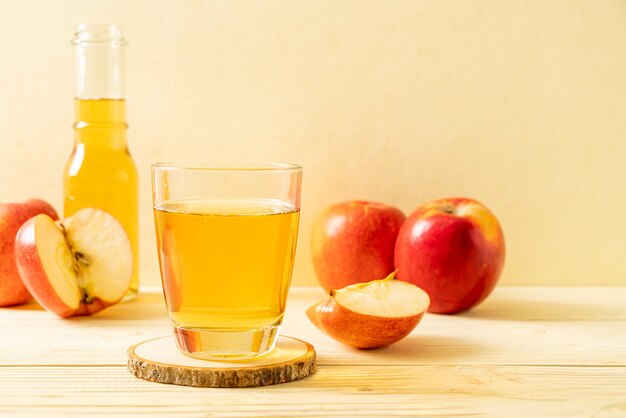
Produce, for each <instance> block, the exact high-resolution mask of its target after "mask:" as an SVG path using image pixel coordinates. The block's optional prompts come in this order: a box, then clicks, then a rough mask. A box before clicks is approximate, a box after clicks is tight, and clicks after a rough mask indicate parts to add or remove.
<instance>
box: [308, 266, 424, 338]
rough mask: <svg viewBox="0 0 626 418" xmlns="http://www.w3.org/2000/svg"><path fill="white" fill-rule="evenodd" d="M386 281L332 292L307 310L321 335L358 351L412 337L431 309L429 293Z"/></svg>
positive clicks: (417, 288) (407, 284)
mask: <svg viewBox="0 0 626 418" xmlns="http://www.w3.org/2000/svg"><path fill="white" fill-rule="evenodd" d="M394 275H395V272H394V273H391V274H390V275H389V276H388V277H387V278H386V279H383V280H373V281H371V282H368V283H358V284H353V285H350V286H347V287H344V288H343V289H339V290H331V292H330V297H329V298H328V299H325V300H322V301H319V302H318V303H316V304H315V305H313V306H311V307H310V308H309V309H307V311H306V314H307V316H308V317H309V319H310V320H311V322H313V324H315V326H317V327H318V328H319V329H320V330H321V331H323V332H324V333H326V334H327V335H329V336H330V337H332V338H334V339H335V340H337V341H339V342H342V343H344V344H347V345H349V346H351V347H355V348H377V347H382V346H385V345H389V344H393V343H395V342H396V341H399V340H401V339H402V338H404V337H406V336H407V335H409V333H410V332H411V331H412V330H413V329H414V328H415V327H416V326H417V324H418V323H419V322H420V320H421V319H422V317H423V316H424V313H425V312H426V310H427V309H428V304H429V298H428V295H427V294H426V292H424V291H423V290H421V289H420V288H419V287H417V286H414V285H412V284H410V283H407V282H402V281H399V280H394V278H393V277H394Z"/></svg>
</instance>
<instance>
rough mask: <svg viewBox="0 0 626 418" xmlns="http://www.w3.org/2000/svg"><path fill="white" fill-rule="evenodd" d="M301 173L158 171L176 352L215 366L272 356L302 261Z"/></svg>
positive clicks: (195, 166)
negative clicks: (217, 362)
mask: <svg viewBox="0 0 626 418" xmlns="http://www.w3.org/2000/svg"><path fill="white" fill-rule="evenodd" d="M301 178H302V167H300V166H297V165H290V164H275V163H230V164H225V163H177V164H174V163H172V164H170V163H159V164H154V165H153V166H152V192H153V193H152V194H153V206H154V220H155V225H156V236H157V246H158V252H159V262H160V267H161V278H162V282H163V293H164V294H165V302H166V305H167V311H168V315H169V319H170V322H171V324H172V326H173V328H174V336H175V340H176V344H177V346H178V349H179V350H180V351H181V352H182V353H183V354H186V355H188V356H191V357H195V358H201V359H210V360H236V359H248V358H254V357H257V356H261V355H263V354H266V353H269V352H270V351H271V350H272V349H273V348H274V346H275V344H276V340H277V339H278V335H279V330H280V325H281V322H282V320H283V315H284V312H285V305H286V300H287V292H288V290H289V284H290V282H291V272H292V268H293V261H294V256H295V252H296V241H297V237H298V223H299V219H300V185H301Z"/></svg>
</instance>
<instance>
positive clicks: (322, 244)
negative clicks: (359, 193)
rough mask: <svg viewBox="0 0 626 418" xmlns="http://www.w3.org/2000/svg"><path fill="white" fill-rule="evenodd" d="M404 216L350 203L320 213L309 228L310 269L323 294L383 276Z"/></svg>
mask: <svg viewBox="0 0 626 418" xmlns="http://www.w3.org/2000/svg"><path fill="white" fill-rule="evenodd" d="M404 219H405V216H404V214H403V213H402V212H401V211H400V210H399V209H397V208H394V207H392V206H388V205H385V204H382V203H375V202H365V201H350V202H345V203H340V204H337V205H333V206H330V207H328V208H327V209H326V210H324V211H323V212H322V213H321V215H320V216H319V217H318V219H317V220H316V222H315V225H314V226H313V231H312V236H311V252H312V255H313V267H314V268H315V273H316V275H317V278H318V279H319V282H320V284H321V285H322V287H323V288H324V289H326V290H327V291H330V290H333V289H341V288H344V287H346V286H348V285H351V284H355V283H364V282H368V281H370V280H372V279H373V278H375V279H379V278H383V277H385V276H387V275H388V274H389V273H390V272H392V271H393V270H394V267H393V262H394V258H393V253H394V247H395V243H396V238H397V236H398V232H399V231H400V226H401V225H402V223H403V222H404Z"/></svg>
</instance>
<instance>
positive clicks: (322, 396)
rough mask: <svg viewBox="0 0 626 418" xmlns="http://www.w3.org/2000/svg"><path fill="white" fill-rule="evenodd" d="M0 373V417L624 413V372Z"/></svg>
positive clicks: (529, 369) (433, 369) (479, 369)
mask: <svg viewBox="0 0 626 418" xmlns="http://www.w3.org/2000/svg"><path fill="white" fill-rule="evenodd" d="M1 370H2V376H3V379H2V381H0V413H5V414H15V413H44V412H45V413H58V414H59V415H64V414H67V413H68V412H75V413H80V414H89V415H91V414H98V413H99V414H109V415H113V414H120V413H121V414H132V413H134V412H137V411H139V410H141V412H142V413H143V414H150V415H151V416H152V415H154V416H207V415H209V416H210V415H211V414H219V415H221V416H233V417H235V416H237V417H253V416H259V415H268V414H269V415H274V416H293V415H298V416H324V415H331V416H396V415H416V416H417V415H427V416H428V415H455V416H456V415H458V416H474V415H491V416H500V417H502V416H511V415H514V414H519V413H522V415H524V416H531V415H537V414H541V415H543V416H559V417H560V416H580V417H583V416H584V417H589V416H593V415H594V414H601V413H606V414H608V413H609V412H613V413H615V411H617V412H620V411H624V412H626V368H623V367H584V368H578V367H549V368H548V367H538V366H526V367H511V366H407V367H403V368H389V367H384V366H326V367H320V370H319V371H318V373H317V374H316V375H314V376H312V377H309V378H306V379H303V380H301V381H298V382H293V383H290V384H283V385H277V386H271V387H264V388H248V389H243V390H242V389H239V390H237V389H206V388H204V389H203V388H190V387H182V386H174V385H161V384H157V383H151V382H146V381H142V380H139V379H136V378H134V377H133V376H131V375H130V374H129V373H128V372H127V371H126V370H125V369H124V368H123V367H117V366H116V367H78V368H66V367H28V368H22V367H19V368H17V367H5V368H2V369H1ZM294 411H298V412H297V414H294ZM598 416H601V415H598Z"/></svg>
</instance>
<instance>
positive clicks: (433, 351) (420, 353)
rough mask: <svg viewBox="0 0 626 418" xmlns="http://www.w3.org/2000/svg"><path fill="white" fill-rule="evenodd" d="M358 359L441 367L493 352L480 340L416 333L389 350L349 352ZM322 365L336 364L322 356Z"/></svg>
mask: <svg viewBox="0 0 626 418" xmlns="http://www.w3.org/2000/svg"><path fill="white" fill-rule="evenodd" d="M348 350H350V352H351V353H352V354H353V355H354V358H355V359H356V358H361V359H364V358H366V359H367V362H368V364H377V363H378V360H380V364H385V365H393V364H396V363H397V364H441V363H445V364H448V363H463V361H470V362H471V361H472V359H475V358H479V357H481V356H482V355H484V353H487V352H489V350H490V347H489V346H488V345H481V344H477V343H476V340H472V341H469V340H467V339H465V338H461V337H455V336H447V335H428V334H419V333H417V334H414V335H409V336H408V337H406V338H404V339H403V340H401V341H399V342H397V343H395V344H392V345H390V346H387V347H381V348H376V349H372V350H359V349H356V348H355V349H348ZM318 354H319V357H320V364H324V365H325V364H328V363H329V362H330V363H333V361H332V360H330V359H328V360H326V359H324V357H325V356H324V353H323V352H321V353H318Z"/></svg>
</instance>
